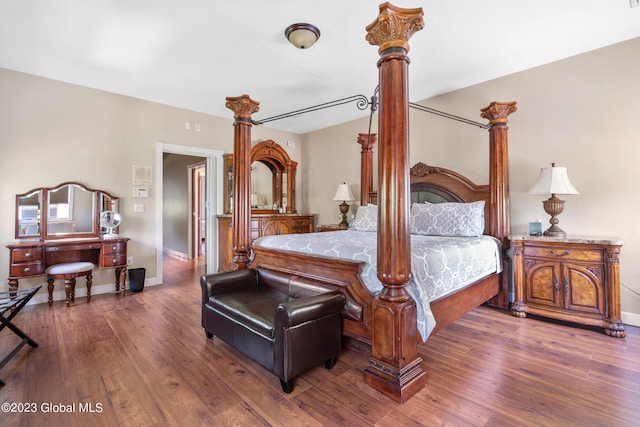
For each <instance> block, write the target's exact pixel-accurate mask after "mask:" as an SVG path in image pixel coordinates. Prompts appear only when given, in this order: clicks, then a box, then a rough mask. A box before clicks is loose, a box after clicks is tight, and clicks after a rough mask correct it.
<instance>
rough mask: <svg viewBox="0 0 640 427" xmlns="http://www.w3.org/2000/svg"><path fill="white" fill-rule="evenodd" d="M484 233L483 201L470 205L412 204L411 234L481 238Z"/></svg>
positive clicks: (448, 203)
mask: <svg viewBox="0 0 640 427" xmlns="http://www.w3.org/2000/svg"><path fill="white" fill-rule="evenodd" d="M482 233H484V201H483V200H481V201H478V202H471V203H450V202H447V203H429V202H425V203H414V204H413V205H411V234H421V235H425V236H459V237H469V236H481V235H482Z"/></svg>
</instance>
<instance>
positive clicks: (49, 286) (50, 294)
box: [47, 278, 55, 307]
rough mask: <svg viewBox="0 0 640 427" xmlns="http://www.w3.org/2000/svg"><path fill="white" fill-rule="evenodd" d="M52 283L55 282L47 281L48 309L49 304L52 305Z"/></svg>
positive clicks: (49, 279) (50, 279) (53, 280)
mask: <svg viewBox="0 0 640 427" xmlns="http://www.w3.org/2000/svg"><path fill="white" fill-rule="evenodd" d="M53 282H55V279H52V278H48V279H47V283H48V284H49V285H48V286H47V290H48V291H49V307H51V304H53Z"/></svg>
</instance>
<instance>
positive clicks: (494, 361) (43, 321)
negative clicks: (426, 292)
mask: <svg viewBox="0 0 640 427" xmlns="http://www.w3.org/2000/svg"><path fill="white" fill-rule="evenodd" d="M202 271H203V268H202V266H201V265H198V263H197V262H195V263H194V262H188V261H180V260H173V259H167V260H166V261H165V273H164V279H165V280H164V285H161V286H153V287H147V288H145V290H144V291H143V292H141V293H137V294H130V295H127V296H126V297H121V296H118V295H96V296H94V297H93V298H92V299H91V303H86V301H85V300H84V298H78V299H77V300H76V302H75V305H74V306H72V307H69V308H67V307H65V306H64V302H62V301H61V302H56V303H54V305H53V307H51V308H49V307H48V306H47V305H46V304H41V305H36V306H27V307H25V308H24V309H23V311H22V312H21V313H20V314H19V315H18V316H17V317H16V318H15V322H16V324H18V326H19V327H21V328H22V329H24V330H25V331H26V332H27V333H28V334H29V335H30V336H31V337H33V338H34V339H35V340H36V341H37V342H38V343H39V344H40V346H39V347H38V348H35V349H31V348H28V347H25V348H23V349H22V350H21V351H20V353H19V354H18V355H17V356H16V357H15V358H14V359H13V360H11V362H10V363H9V364H8V365H7V366H5V367H4V368H3V369H1V370H0V378H2V379H4V380H5V381H6V382H7V385H5V386H4V387H2V388H0V403H2V404H4V403H16V404H20V405H13V406H10V407H9V408H10V409H23V410H24V409H25V408H28V409H31V410H32V412H30V413H29V412H24V411H23V412H22V413H17V412H7V411H6V409H7V406H6V405H4V406H2V408H3V410H2V412H0V425H1V426H110V427H111V426H117V425H130V426H165V425H166V426H200V425H216V426H218V425H239V426H245V425H247V426H269V425H273V426H297V425H309V426H321V425H323V426H332V425H339V426H370V425H376V426H419V425H421V426H438V425H447V426H485V425H486V426H516V425H517V426H536V427H537V426H607V427H611V426H632V425H639V423H640V333H639V332H638V328H628V332H629V333H628V336H627V337H626V338H624V339H615V338H610V337H608V336H606V335H604V334H603V333H601V332H599V331H595V330H591V329H584V328H578V327H568V326H566V325H561V324H557V323H552V322H548V321H543V320H540V319H532V318H528V319H518V318H515V317H512V316H510V315H508V314H507V313H506V312H504V311H499V310H494V309H491V308H486V307H481V308H478V309H476V310H474V311H472V312H471V313H469V314H467V315H466V316H464V317H463V318H462V319H460V320H458V321H457V322H455V323H454V324H452V325H450V326H449V327H447V328H445V329H444V330H442V331H441V332H439V333H438V334H437V335H436V336H434V337H432V338H431V339H430V340H429V341H428V342H427V343H426V344H423V345H421V346H420V355H421V356H422V358H423V359H424V367H425V370H426V372H427V374H428V383H427V386H426V387H425V388H424V389H423V390H422V391H420V392H419V393H418V394H417V395H416V396H414V397H413V398H412V399H410V400H409V401H408V402H406V403H405V404H398V403H395V402H393V401H392V400H390V399H388V398H386V397H384V396H382V395H381V394H379V393H377V392H375V391H374V390H372V389H370V388H368V387H367V386H366V385H365V384H364V382H363V378H362V372H363V369H364V368H365V367H366V366H367V349H366V348H365V347H364V346H362V345H358V344H357V343H354V342H351V343H349V344H348V345H347V346H346V348H345V350H344V351H343V353H342V355H341V357H340V359H339V360H338V362H337V364H336V366H335V367H334V368H333V369H332V370H326V369H324V368H323V367H318V368H316V369H314V370H312V371H310V372H309V373H307V374H305V375H303V376H301V377H299V378H298V379H297V380H296V387H295V390H294V391H293V393H291V394H289V395H287V394H284V393H283V392H282V391H281V388H280V383H279V381H278V379H277V378H276V377H275V376H273V375H271V374H270V373H269V372H266V371H265V370H264V369H263V368H261V367H260V366H259V365H257V364H255V363H253V362H252V361H250V360H248V359H247V358H246V357H244V356H243V355H241V354H240V353H238V352H236V351H235V350H233V349H232V348H230V347H229V346H227V345H226V344H224V343H223V342H221V341H220V340H218V339H214V340H213V341H211V340H207V339H206V338H205V334H204V332H203V330H202V328H201V326H200V298H201V294H200V285H199V281H198V279H199V276H200V274H201V273H202ZM17 342H18V338H17V337H16V336H15V335H13V334H12V333H10V331H8V330H7V329H5V330H3V331H2V332H1V333H0V357H4V355H5V354H6V353H7V352H8V351H9V350H10V349H11V348H12V347H13V346H15V344H17Z"/></svg>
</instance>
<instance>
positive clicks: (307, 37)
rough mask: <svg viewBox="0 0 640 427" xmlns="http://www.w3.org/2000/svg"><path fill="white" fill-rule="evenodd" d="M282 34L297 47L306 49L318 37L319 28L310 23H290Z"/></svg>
mask: <svg viewBox="0 0 640 427" xmlns="http://www.w3.org/2000/svg"><path fill="white" fill-rule="evenodd" d="M284 35H285V37H286V38H287V40H289V41H290V42H291V44H292V45H294V46H295V47H297V48H298V49H308V48H310V47H311V46H313V44H314V43H315V42H316V41H317V40H318V39H319V38H320V30H319V29H318V27H316V26H315V25H311V24H292V25H289V26H288V27H287V29H286V30H284Z"/></svg>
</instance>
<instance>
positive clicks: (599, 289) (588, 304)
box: [509, 235, 626, 338]
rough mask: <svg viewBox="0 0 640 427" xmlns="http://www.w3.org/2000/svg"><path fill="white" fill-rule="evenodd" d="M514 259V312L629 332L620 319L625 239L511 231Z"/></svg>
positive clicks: (615, 333)
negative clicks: (621, 263)
mask: <svg viewBox="0 0 640 427" xmlns="http://www.w3.org/2000/svg"><path fill="white" fill-rule="evenodd" d="M509 239H510V240H511V242H512V246H513V261H514V303H513V306H512V308H511V314H512V315H514V316H516V317H526V316H527V313H531V314H536V315H539V316H544V317H549V318H554V319H558V320H563V321H567V322H575V323H580V324H584V325H591V326H602V327H603V328H604V332H605V333H606V334H607V335H610V336H612V337H616V338H622V337H624V336H625V335H626V332H625V330H624V325H623V324H622V321H621V319H620V248H621V247H622V242H621V241H620V240H615V239H599V238H595V239H594V238H558V237H545V236H540V237H536V236H528V235H520V236H510V237H509Z"/></svg>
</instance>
